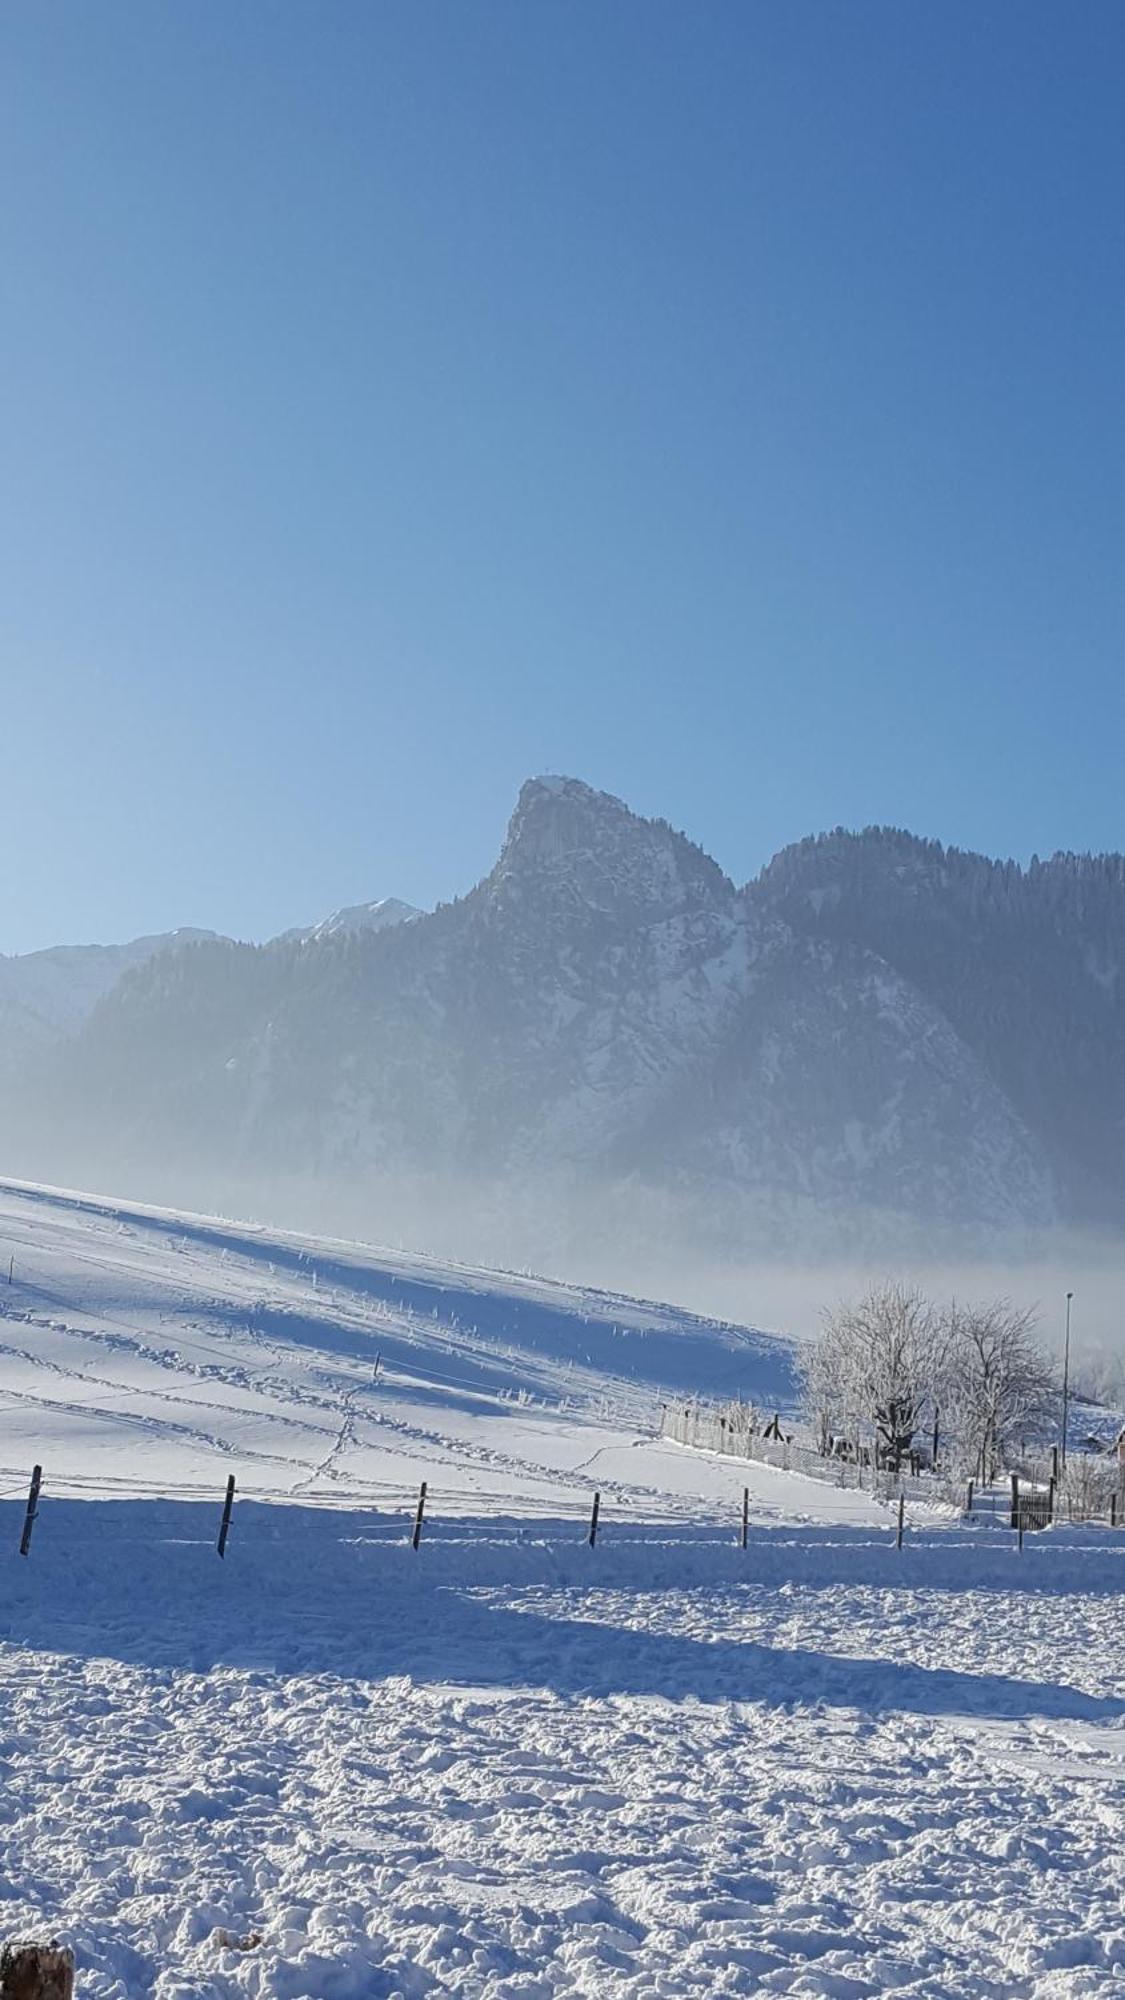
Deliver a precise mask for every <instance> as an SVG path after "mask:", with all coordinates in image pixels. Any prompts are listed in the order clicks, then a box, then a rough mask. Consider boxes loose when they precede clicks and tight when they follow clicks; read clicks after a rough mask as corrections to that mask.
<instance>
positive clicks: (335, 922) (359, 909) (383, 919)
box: [278, 896, 422, 944]
mask: <svg viewBox="0 0 1125 2000" xmlns="http://www.w3.org/2000/svg"><path fill="white" fill-rule="evenodd" d="M421 915H422V911H421V910H419V909H416V908H415V906H414V904H413V903H402V902H400V901H399V899H398V897H397V896H381V897H380V898H379V900H378V901H377V902H374V903H350V904H349V905H348V907H347V908H346V909H343V910H333V911H332V914H331V916H328V917H322V918H321V920H320V922H319V923H317V924H309V925H308V926H307V927H306V928H305V929H304V930H302V929H300V928H298V929H296V930H290V931H283V932H282V935H281V938H280V939H279V940H278V942H279V943H282V944H288V943H291V942H292V941H294V940H300V941H303V942H305V943H309V944H319V943H321V942H322V941H323V940H324V939H325V938H339V937H354V936H355V935H356V933H357V932H359V931H385V930H390V929H391V928H392V926H393V925H395V924H409V923H412V922H413V920H414V918H415V917H420V916H421Z"/></svg>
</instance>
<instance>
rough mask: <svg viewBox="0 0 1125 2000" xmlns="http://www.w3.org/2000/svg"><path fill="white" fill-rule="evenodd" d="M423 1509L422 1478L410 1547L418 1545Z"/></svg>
mask: <svg viewBox="0 0 1125 2000" xmlns="http://www.w3.org/2000/svg"><path fill="white" fill-rule="evenodd" d="M425 1511H426V1482H425V1480H424V1479H423V1481H422V1484H421V1486H420V1487H419V1488H418V1510H417V1512H416V1514H415V1516H414V1533H413V1534H412V1535H411V1537H410V1546H411V1548H412V1549H416V1548H417V1547H418V1544H419V1542H420V1541H421V1539H422V1516H423V1514H424V1513H425Z"/></svg>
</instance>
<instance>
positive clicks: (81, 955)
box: [0, 930, 215, 1061]
mask: <svg viewBox="0 0 1125 2000" xmlns="http://www.w3.org/2000/svg"><path fill="white" fill-rule="evenodd" d="M214 936H215V933H214V931H199V930H177V931H165V932H163V933H162V934H161V935H159V936H157V937H141V938H134V939H133V940H132V942H131V943H129V944H71V945H55V946H52V947H51V948H49V949H48V950H46V951H32V952H26V953H24V954H22V955H20V956H16V957H9V958H5V957H3V956H2V955H0V1051H2V1056H3V1059H4V1060H5V1061H11V1060H12V1059H14V1058H18V1057H22V1056H23V1055H25V1054H27V1053H28V1052H29V1051H32V1050H37V1049H41V1048H43V1047H45V1046H47V1045H49V1044H51V1043H53V1042H56V1041H59V1040H60V1039H62V1038H63V1037H65V1036H67V1035H72V1034H74V1033H76V1032H77V1031H78V1029H79V1028H81V1027H82V1026H83V1024H84V1023H85V1022H86V1021H87V1020H88V1019H89V1017H90V1015H91V1014H92V1013H93V1011H94V1008H95V1007H96V1006H97V1004H98V1002H99V1000H102V999H104V998H105V996H106V994H107V993H110V992H111V991H112V990H113V988H114V987H115V986H116V985H117V982H118V980H119V979H121V978H122V977H123V976H124V974H125V973H126V972H129V971H132V970H133V969H135V968H136V967H137V966H141V965H145V964H147V963H148V961H149V959H151V958H154V957H156V956H157V954H158V953H160V952H167V951H178V950H181V949H182V948H183V947H184V946H185V945H188V944H196V943H199V942H200V941H202V940H206V939H212V938H214Z"/></svg>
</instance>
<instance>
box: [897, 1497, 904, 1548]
mask: <svg viewBox="0 0 1125 2000" xmlns="http://www.w3.org/2000/svg"><path fill="white" fill-rule="evenodd" d="M905 1514H906V1496H905V1494H903V1493H900V1494H899V1496H898V1538H897V1542H896V1547H898V1548H900V1549H901V1547H902V1524H903V1518H904V1516H905Z"/></svg>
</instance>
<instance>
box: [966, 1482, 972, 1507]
mask: <svg viewBox="0 0 1125 2000" xmlns="http://www.w3.org/2000/svg"><path fill="white" fill-rule="evenodd" d="M972 1511H973V1482H972V1480H971V1479H970V1481H969V1492H968V1497H967V1499H966V1501H965V1512H966V1514H971V1513H972Z"/></svg>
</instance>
